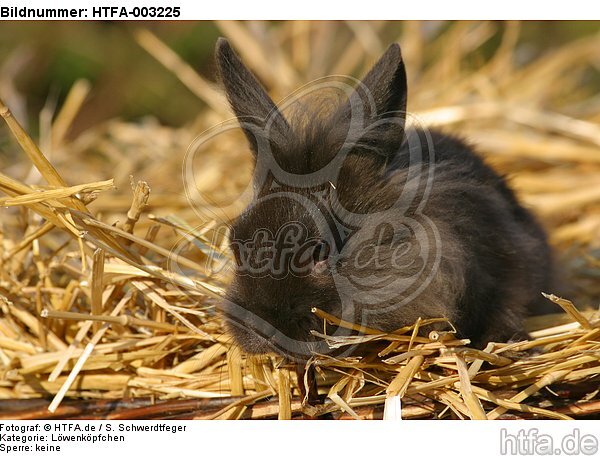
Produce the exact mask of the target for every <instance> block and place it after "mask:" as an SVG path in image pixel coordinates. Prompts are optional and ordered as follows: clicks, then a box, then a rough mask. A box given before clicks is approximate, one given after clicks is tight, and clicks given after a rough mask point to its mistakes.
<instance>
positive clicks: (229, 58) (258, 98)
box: [216, 38, 289, 154]
mask: <svg viewBox="0 0 600 456" xmlns="http://www.w3.org/2000/svg"><path fill="white" fill-rule="evenodd" d="M216 60H217V67H218V69H219V76H220V78H221V81H222V82H223V85H224V86H225V93H226V94H227V99H228V101H229V104H230V105H231V108H232V109H233V112H234V113H235V115H236V116H237V118H238V120H239V122H240V125H241V127H242V130H243V131H244V133H245V134H246V137H247V138H248V141H249V142H250V147H251V149H252V151H253V152H254V153H255V154H256V153H258V150H259V144H260V142H261V140H265V141H271V142H274V141H275V142H277V143H280V142H281V141H283V140H285V137H286V134H287V133H288V131H289V126H288V123H287V121H286V120H285V118H284V117H283V114H282V113H281V111H279V109H278V108H277V106H275V103H274V102H273V100H271V98H270V97H269V95H268V94H267V92H266V90H265V89H264V87H263V86H262V85H261V84H260V82H258V80H257V79H256V78H255V77H254V75H253V74H252V73H251V72H250V70H249V69H248V68H247V67H246V66H245V65H244V64H243V63H242V61H241V60H240V58H239V57H238V55H237V54H236V53H235V51H234V50H233V49H232V48H231V45H230V44H229V42H228V41H227V40H226V39H225V38H219V39H218V41H217V46H216Z"/></svg>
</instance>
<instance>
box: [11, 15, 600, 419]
mask: <svg viewBox="0 0 600 456" xmlns="http://www.w3.org/2000/svg"><path fill="white" fill-rule="evenodd" d="M218 26H219V27H220V28H221V30H222V33H223V34H224V35H226V36H227V37H228V38H229V39H230V41H231V42H232V43H233V44H234V46H235V47H236V48H237V49H238V50H239V52H240V54H241V55H242V56H243V58H244V59H245V61H246V62H247V63H248V64H249V65H250V66H251V67H252V68H253V70H254V71H256V73H257V74H258V75H259V76H260V77H261V78H262V79H263V81H264V82H265V84H266V85H267V86H268V87H269V89H270V90H271V91H272V93H273V94H274V97H275V99H279V98H280V97H281V96H284V95H286V94H287V93H289V92H291V91H292V90H293V89H294V88H296V87H298V86H299V85H301V83H302V82H304V81H307V80H310V79H312V78H315V77H318V76H322V75H325V74H359V73H361V71H362V70H363V69H364V68H366V67H367V66H368V65H369V64H370V63H372V61H373V60H374V59H375V58H376V57H377V55H379V54H380V52H381V51H382V50H383V49H384V47H385V45H386V44H387V42H389V41H391V40H397V41H399V42H400V43H401V44H402V46H403V54H404V58H405V60H406V64H407V68H408V70H409V75H410V79H411V80H410V81H409V87H410V102H409V109H410V110H411V111H412V112H415V113H416V114H417V115H419V116H420V117H421V118H423V119H424V120H425V121H426V122H428V123H430V124H435V125H438V126H442V127H444V128H445V129H447V130H449V131H454V130H456V131H460V132H461V133H462V134H463V135H464V136H466V137H468V138H470V139H471V140H472V141H473V142H474V143H475V144H477V145H478V147H479V150H480V151H481V152H482V154H484V155H485V157H486V158H487V159H488V161H489V162H490V163H491V164H493V165H494V166H495V167H496V168H497V169H499V170H500V171H502V172H504V173H507V174H509V175H510V176H511V180H512V183H513V186H514V187H515V188H516V189H517V191H518V192H519V194H520V196H521V197H522V198H523V200H524V201H525V202H526V203H527V204H528V205H530V206H531V207H532V208H533V209H534V211H535V212H536V213H537V214H538V215H539V216H540V218H541V219H542V221H543V223H544V224H545V226H546V227H547V228H548V230H549V233H550V236H551V241H552V243H553V245H554V246H555V247H556V251H557V256H558V258H559V262H560V263H561V265H563V269H564V277H565V279H566V280H565V282H566V283H567V285H568V288H569V296H570V297H571V298H572V300H573V301H574V302H575V303H576V304H577V305H578V308H586V307H587V308H590V307H591V308H592V310H583V311H579V310H577V309H576V308H575V306H574V305H573V304H571V302H570V301H567V300H564V299H561V298H556V297H554V296H549V299H551V300H553V301H555V302H556V304H557V306H556V310H557V312H562V313H560V314H557V315H553V316H551V317H545V318H537V319H532V320H531V321H529V322H528V327H529V329H531V330H532V332H531V340H529V341H525V342H518V343H512V344H505V343H493V344H490V345H489V346H488V347H487V348H486V349H485V350H483V351H479V350H475V349H472V348H469V347H468V346H467V342H468V341H463V340H456V339H455V338H454V337H453V335H452V333H451V332H447V333H443V332H431V333H430V335H429V337H428V338H424V337H420V336H417V329H418V328H419V327H426V325H428V324H429V323H430V322H428V321H418V322H416V323H415V326H412V327H409V328H402V329H400V330H398V331H396V332H395V333H393V334H381V333H379V332H377V331H366V332H363V333H362V334H361V335H359V336H356V337H354V338H347V339H341V340H340V339H330V340H329V341H330V343H331V344H334V345H335V344H337V345H344V344H361V345H362V344H368V345H370V346H371V349H370V350H367V352H369V353H371V355H369V356H362V357H361V356H356V357H354V358H342V359H333V358H328V357H324V356H315V357H314V359H313V360H312V361H311V365H312V368H311V369H314V372H316V378H317V380H318V385H319V393H321V394H322V395H324V396H325V401H324V403H323V404H316V405H315V404H312V405H308V404H304V405H303V397H302V395H301V394H300V388H299V387H298V383H297V378H296V375H294V368H293V367H292V366H287V365H285V364H283V362H282V360H280V359H278V358H277V357H271V356H260V357H258V356H255V357H247V356H245V355H244V354H242V353H240V351H239V350H238V349H236V348H235V347H232V346H231V344H230V339H229V337H228V336H227V335H226V334H224V333H223V330H222V326H221V322H220V319H219V316H218V314H217V313H216V311H215V306H214V304H215V302H216V300H217V299H218V298H219V296H220V295H221V293H222V290H223V287H224V286H225V283H226V280H227V278H226V277H225V276H224V274H218V273H217V274H215V273H214V272H213V269H212V266H213V264H212V263H213V262H217V261H222V259H223V258H224V256H226V255H227V251H226V249H225V248H224V243H223V239H224V237H223V235H222V230H219V228H220V227H222V226H223V224H224V222H225V221H226V220H227V218H228V217H232V216H234V215H235V211H236V210H239V207H237V206H235V205H234V206H231V208H230V209H229V212H227V211H223V213H218V214H217V213H215V212H214V211H212V212H211V211H208V210H207V211H204V212H203V211H202V207H198V205H196V207H195V208H192V207H191V205H190V203H189V202H188V201H187V200H186V198H185V191H184V188H183V184H182V182H181V179H180V178H179V177H180V176H181V163H182V160H183V156H184V154H185V151H186V149H187V147H188V145H189V144H190V143H191V142H192V141H193V139H194V137H195V136H196V135H197V134H198V133H200V132H202V131H203V130H205V129H207V128H209V127H211V126H212V125H215V124H216V123H218V122H219V121H221V120H223V119H226V118H229V117H230V116H231V115H230V114H229V113H228V112H227V108H226V105H225V103H224V101H223V97H222V95H221V93H220V92H219V91H218V90H217V89H215V86H214V85H213V84H212V83H210V82H207V81H206V80H204V79H203V78H201V77H200V76H199V75H198V74H196V73H195V72H194V71H193V70H192V69H191V68H190V67H189V66H188V65H187V64H186V63H185V62H182V61H181V60H180V59H179V58H178V57H177V56H176V55H175V54H174V53H173V52H172V51H171V50H170V49H169V48H168V47H167V46H165V45H164V44H163V43H162V42H161V41H160V40H158V38H156V37H155V36H154V35H152V34H151V33H150V32H148V31H139V33H137V34H136V35H135V39H136V40H137V41H138V43H139V44H140V45H141V46H142V47H143V48H144V49H145V50H146V51H148V52H149V53H150V54H151V55H153V56H154V57H155V58H156V59H157V61H158V62H160V63H162V64H163V65H164V66H165V67H166V69H167V70H169V71H172V72H173V74H174V76H176V77H178V78H179V79H180V80H181V82H182V83H184V84H186V85H187V86H188V88H189V89H190V90H191V91H192V92H193V93H194V94H195V95H197V96H198V97H200V98H201V99H202V100H203V101H205V102H206V105H207V107H206V109H205V111H204V112H202V113H201V114H200V115H199V116H198V118H197V119H195V120H194V121H193V122H191V123H190V124H189V125H186V126H184V127H182V128H179V129H172V128H166V127H162V126H160V125H158V124H157V123H156V122H155V121H153V120H152V119H146V120H144V121H142V122H139V123H124V122H121V121H118V120H114V121H110V122H107V123H105V124H102V125H99V126H97V127H96V128H94V129H92V130H89V131H87V132H85V133H83V134H81V135H80V136H79V137H77V138H74V139H71V140H67V139H66V138H68V135H67V133H68V130H69V126H70V124H71V122H72V120H73V119H74V118H75V116H76V115H77V112H78V109H79V107H80V106H81V104H82V102H83V100H84V99H85V97H86V95H87V93H88V91H89V89H90V88H89V86H88V84H87V83H85V82H83V81H81V82H79V83H77V84H75V86H74V87H73V89H72V91H71V92H70V94H69V96H68V98H67V100H66V102H65V104H64V105H63V106H62V108H61V109H60V110H59V111H58V112H56V113H48V112H46V113H42V114H44V115H43V116H41V119H42V122H41V125H42V126H44V127H45V128H43V129H42V131H41V133H40V135H39V136H40V137H39V141H38V143H39V144H40V148H38V146H37V145H36V144H35V143H34V142H33V141H32V140H31V139H30V137H29V136H28V134H27V133H26V132H25V131H24V130H23V129H22V128H21V127H20V125H19V124H18V122H17V121H16V120H15V119H14V117H12V116H11V113H10V112H9V111H8V109H7V108H6V107H5V106H4V105H3V104H2V105H0V112H1V114H2V117H3V118H4V120H5V121H6V125H4V126H3V128H6V127H8V128H9V129H10V131H11V132H12V135H13V136H14V138H15V140H16V141H15V142H14V145H15V147H16V145H17V144H18V146H19V147H20V149H21V151H20V157H21V158H20V159H18V160H17V161H16V162H15V163H9V164H8V165H6V164H3V167H2V168H3V169H2V173H1V174H0V190H1V191H2V193H4V195H2V196H1V197H0V206H3V207H4V208H3V209H2V210H1V211H2V212H0V214H1V216H0V217H1V218H0V246H1V247H0V249H1V250H0V262H1V263H0V372H1V377H0V398H1V399H2V402H0V410H1V413H0V418H10V417H12V418H43V417H51V416H53V417H65V418H68V417H79V418H81V417H87V418H93V417H105V418H166V417H174V418H192V417H195V418H269V417H280V418H290V417H300V416H321V417H325V416H327V417H331V416H333V417H335V418H348V417H354V418H356V417H363V418H375V417H381V415H382V412H383V404H384V402H385V400H386V397H389V398H390V401H391V402H392V403H394V401H397V400H399V399H398V398H402V404H403V409H402V416H403V417H404V418H420V417H437V418H457V417H458V418H461V419H462V418H490V419H491V418H530V417H544V418H569V417H577V416H583V415H598V414H600V398H597V397H596V396H597V393H598V391H599V389H598V388H599V384H600V376H599V374H600V359H599V358H600V350H598V348H599V344H600V325H599V324H598V315H597V314H595V313H594V311H593V308H594V307H595V308H597V306H598V302H599V299H598V298H599V295H600V280H599V277H600V250H599V247H600V204H599V203H600V98H599V96H598V94H597V93H594V92H593V84H591V82H590V81H593V80H592V79H590V78H589V74H590V72H593V71H596V72H597V71H598V68H599V67H600V36H598V35H595V36H589V37H587V38H584V39H581V40H578V41H573V42H570V43H567V44H565V45H563V46H561V47H558V48H555V49H552V50H549V51H547V52H545V53H543V54H542V55H540V56H537V57H535V58H531V57H527V48H526V46H524V45H522V44H520V42H519V34H520V28H521V27H522V26H521V25H520V24H517V23H509V24H497V23H487V22H484V23H457V24H452V25H451V26H449V27H446V26H443V27H442V26H440V25H439V24H437V23H429V24H420V23H406V24H404V25H403V26H402V27H400V26H399V24H395V23H384V22H381V23H379V22H373V23H349V24H345V23H328V22H320V23H305V22H293V23H277V24H265V23H247V24H246V23H245V24H240V23H232V22H223V23H218ZM440 27H441V28H440ZM548 27H551V25H548ZM400 29H402V33H400ZM498 29H500V31H499V30H498ZM498 31H499V32H500V34H499V36H500V37H501V40H500V43H499V44H498V45H497V46H495V47H494V49H495V51H494V53H493V55H491V56H490V57H489V58H482V57H481V55H482V54H481V53H479V50H480V48H481V47H483V46H486V43H488V41H489V40H491V39H492V37H494V36H498V34H497V32H498ZM334 38H335V39H334ZM523 55H525V58H524V57H523ZM238 141H239V142H238ZM242 144H243V142H241V140H240V138H238V137H226V138H225V137H224V138H223V139H222V140H220V141H216V142H214V143H213V144H211V145H210V147H208V148H206V150H204V151H203V152H202V154H201V156H200V158H201V160H200V162H199V163H196V164H195V165H194V166H195V168H194V170H195V174H196V183H197V184H198V185H199V186H200V187H201V188H200V190H201V191H202V192H203V193H204V194H207V195H209V196H210V197H211V198H212V200H213V201H216V202H218V203H222V204H225V203H230V202H232V201H235V200H236V195H237V194H238V193H239V192H240V189H242V188H243V187H244V185H245V184H246V183H247V182H248V180H249V178H250V174H251V163H250V154H249V153H248V152H247V151H246V150H245V147H244V146H243V145H242ZM46 157H51V161H52V165H51V164H50V162H49V161H48V160H47V159H46ZM130 175H133V176H134V178H135V179H136V180H139V181H138V182H137V184H135V185H133V186H132V188H133V193H132V190H131V188H130V186H129V176H130ZM145 182H147V184H146V183H145ZM115 185H116V187H117V189H115ZM150 187H151V189H152V191H151V192H150ZM182 241H183V242H182ZM174 266H176V267H174ZM547 291H548V292H549V293H553V292H556V293H557V294H558V293H559V291H556V290H547ZM561 308H562V309H561ZM316 311H317V312H319V311H318V310H316ZM319 315H320V316H321V317H323V319H324V321H326V322H327V324H330V325H336V324H342V325H347V323H345V322H339V321H336V320H335V318H334V317H332V316H329V315H326V314H323V313H322V312H321V313H319ZM306 380H307V382H310V379H309V378H308V377H307V379H306ZM82 399H83V400H82ZM50 401H52V403H51V405H50V409H51V410H52V411H54V414H52V413H50V412H49V411H48V405H49V403H50Z"/></svg>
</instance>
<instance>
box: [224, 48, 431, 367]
mask: <svg viewBox="0 0 600 456" xmlns="http://www.w3.org/2000/svg"><path fill="white" fill-rule="evenodd" d="M216 58H217V66H218V69H219V74H220V78H221V81H222V83H223V85H224V87H225V92H226V95H227V98H228V100H229V103H230V105H231V108H232V109H233V111H234V113H235V114H236V116H237V118H238V120H239V123H240V126H241V128H242V130H243V131H244V133H245V135H246V137H247V139H248V142H249V145H250V149H251V150H252V152H253V154H254V156H255V163H256V164H255V172H254V181H253V185H254V200H253V201H252V203H251V204H250V205H249V206H248V207H247V208H246V209H245V210H244V211H243V213H242V214H241V215H240V216H239V217H238V218H237V219H236V220H235V221H234V223H233V226H232V230H231V238H230V244H231V249H232V251H233V253H234V256H235V260H236V262H235V274H234V278H233V280H232V283H231V285H230V287H229V289H228V291H227V299H226V300H225V302H224V305H223V310H224V314H225V317H226V321H227V322H228V326H229V329H230V331H231V332H232V334H233V336H234V338H235V339H236V341H237V342H238V343H239V344H240V345H241V346H242V347H243V348H244V349H245V350H246V351H248V352H253V353H261V352H271V351H278V352H282V353H285V354H288V355H290V354H291V355H294V356H308V355H310V352H311V351H314V350H318V351H322V350H323V348H324V346H323V342H322V339H319V338H318V337H315V336H314V335H313V334H312V333H311V331H317V332H319V333H323V320H322V319H320V318H318V317H317V316H316V315H315V314H314V313H313V312H311V309H313V308H319V309H321V310H323V311H325V312H327V313H330V314H332V315H334V316H336V317H338V318H342V319H344V320H347V321H351V322H354V323H356V324H357V325H358V326H360V325H361V324H362V323H368V322H365V321H364V320H363V316H364V314H365V308H364V306H365V305H366V304H365V302H368V301H369V300H368V299H366V300H364V299H361V300H360V302H357V300H356V299H354V298H356V297H357V296H352V295H353V294H355V292H356V289H357V288H356V287H360V285H361V283H362V284H363V285H364V284H365V283H367V282H368V283H369V284H372V285H374V288H376V289H382V288H384V287H385V285H386V282H387V281H389V280H390V279H391V280H395V279H396V278H397V277H398V272H397V271H396V272H394V273H390V268H392V267H394V266H393V265H391V263H392V262H396V263H398V262H400V263H403V264H402V265H400V267H401V269H402V270H403V271H404V273H405V275H410V274H412V273H413V272H414V271H415V270H416V269H417V268H422V265H420V264H419V251H418V248H417V249H416V250H415V247H414V245H413V244H414V243H413V244H411V242H406V240H407V239H409V238H411V236H412V237H415V236H417V231H418V227H413V226H411V225H410V224H403V225H402V227H400V226H399V223H400V219H401V216H400V214H399V213H397V212H394V215H396V216H397V217H393V219H390V212H389V210H390V208H391V207H392V206H394V204H395V203H396V202H397V201H398V197H399V192H400V191H401V189H402V188H403V186H402V185H398V184H399V182H398V180H403V179H404V183H406V182H407V181H408V180H409V178H410V176H408V175H407V174H406V173H404V174H400V175H394V176H393V177H390V176H388V173H387V172H386V169H387V168H388V166H389V163H390V161H392V160H396V159H397V157H398V155H399V151H400V150H401V149H402V148H405V147H406V143H407V141H406V135H405V131H404V122H405V110H406V74H405V69H404V64H403V62H402V58H401V54H400V48H399V46H398V45H396V44H393V45H391V46H390V47H389V48H388V49H387V51H386V52H385V53H384V55H383V56H382V57H381V58H380V60H379V61H378V62H377V63H376V64H375V65H374V67H373V68H372V69H371V70H370V72H369V73H368V74H367V75H366V77H365V78H364V79H363V80H362V81H361V82H360V83H358V84H357V85H356V87H355V88H353V89H352V90H351V91H350V92H349V93H348V94H346V95H345V96H344V98H343V99H342V101H341V102H340V103H338V104H337V105H335V106H334V107H332V108H331V109H326V110H322V109H321V110H320V112H315V113H312V114H309V115H306V111H303V114H302V115H301V116H294V115H292V116H288V118H286V117H285V116H284V114H283V113H282V112H281V111H280V109H279V108H278V107H277V106H276V105H275V103H274V102H273V101H272V100H271V98H270V97H269V95H268V94H267V92H266V91H265V89H264V88H263V87H262V85H261V84H260V83H259V82H258V81H257V79H256V78H255V77H254V76H253V75H252V73H251V72H250V71H249V69H248V68H246V67H245V66H244V64H243V63H242V61H241V60H240V58H239V57H238V56H237V55H236V54H235V52H234V51H233V50H232V48H231V47H230V45H229V43H228V42H227V41H226V40H224V39H220V40H219V42H218V44H217V49H216ZM323 111H327V114H323ZM308 112H310V111H308ZM286 114H287V112H286ZM298 117H301V118H302V121H297V119H298ZM294 119H296V120H294ZM390 184H392V185H390ZM400 184H402V182H400ZM399 229H400V230H404V231H405V232H404V234H402V235H400V236H399V234H398V230H399ZM399 251H400V252H401V254H400V255H399V254H398V252H399ZM373 257H377V258H373ZM375 259H376V260H377V261H374V260H375ZM396 266H398V264H396ZM394 269H397V267H396V268H394ZM400 275H402V274H400ZM365 280H366V282H365ZM367 291H368V290H367ZM367 295H369V293H368V292H367ZM378 326H382V325H381V324H379V325H378ZM319 341H321V342H319Z"/></svg>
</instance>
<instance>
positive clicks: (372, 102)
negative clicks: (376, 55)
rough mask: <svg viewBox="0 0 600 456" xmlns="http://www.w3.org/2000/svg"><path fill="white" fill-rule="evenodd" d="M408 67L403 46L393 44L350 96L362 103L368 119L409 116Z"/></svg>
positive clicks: (352, 100)
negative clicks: (407, 114)
mask: <svg viewBox="0 0 600 456" xmlns="http://www.w3.org/2000/svg"><path fill="white" fill-rule="evenodd" d="M406 92H407V89H406V70H405V68H404V62H403V61H402V54H401V52H400V46H399V45H398V44H397V43H394V44H392V45H390V47H388V48H387V50H386V51H385V53H384V54H383V55H382V56H381V58H380V59H379V60H378V61H377V63H376V64H375V65H374V66H373V68H371V70H370V71H369V72H368V73H367V75H366V76H365V77H364V78H363V80H362V81H361V83H360V84H359V85H358V86H357V87H356V89H355V91H354V93H353V94H352V95H351V96H350V99H349V102H350V103H351V104H352V103H354V102H358V103H361V106H362V107H363V109H364V110H365V114H366V116H367V118H368V119H370V120H375V119H381V118H389V117H394V118H400V119H401V120H402V121H404V120H405V119H406Z"/></svg>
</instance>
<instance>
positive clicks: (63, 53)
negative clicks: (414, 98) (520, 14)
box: [0, 21, 600, 136]
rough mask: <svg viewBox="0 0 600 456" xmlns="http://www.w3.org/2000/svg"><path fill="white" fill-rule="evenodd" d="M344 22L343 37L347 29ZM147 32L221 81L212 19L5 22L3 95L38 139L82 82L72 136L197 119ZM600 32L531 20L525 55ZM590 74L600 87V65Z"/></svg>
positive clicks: (435, 27)
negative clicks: (144, 44) (124, 123)
mask: <svg viewBox="0 0 600 456" xmlns="http://www.w3.org/2000/svg"><path fill="white" fill-rule="evenodd" d="M271 25H273V26H276V25H277V24H271ZM343 25H344V24H342V23H340V34H342V36H343V33H344V32H347V30H344V29H346V28H347V27H344V26H343ZM430 25H431V27H430V28H431V29H432V33H441V32H442V31H443V30H444V29H445V28H447V27H448V26H450V25H451V23H444V22H431V24H430ZM402 26H403V24H402V22H398V23H397V32H398V33H396V31H394V36H390V37H389V39H390V40H393V39H396V38H397V36H398V35H399V32H400V31H401V28H402ZM140 27H143V28H147V29H149V30H151V31H152V32H153V33H155V34H156V35H157V36H158V37H159V38H160V39H161V40H162V41H164V42H165V43H166V44H167V45H168V46H169V47H171V49H173V50H174V51H175V52H176V53H177V54H179V55H180V56H181V57H182V58H183V59H184V60H185V61H186V62H188V63H189V64H190V65H191V66H192V67H193V68H194V69H195V70H196V71H198V72H199V73H200V74H202V75H204V76H205V77H206V78H207V79H209V80H214V66H213V60H212V53H213V47H214V43H215V40H216V38H217V37H218V36H219V35H220V32H219V29H218V26H217V25H216V24H214V23H211V22H204V21H201V22H161V23H157V22H121V23H113V22H52V23H50V22H30V23H27V22H5V23H2V24H0V95H1V96H3V97H5V94H6V93H7V91H10V92H11V93H12V94H13V96H15V95H16V96H19V97H21V100H22V102H21V103H20V104H21V106H11V109H12V110H13V112H14V114H15V115H16V116H17V117H18V118H19V120H20V121H22V122H23V123H25V124H26V125H27V127H28V130H29V131H30V132H31V133H32V134H33V135H34V136H35V134H36V133H35V132H37V131H38V129H37V124H38V122H39V119H38V117H39V112H40V110H41V109H42V108H43V107H44V105H50V106H52V105H56V106H60V105H61V103H62V101H63V100H64V97H65V96H66V94H67V93H68V91H69V89H70V87H71V86H72V84H73V83H74V81H76V80H77V79H79V78H86V79H88V80H89V81H90V82H91V84H92V92H91V94H90V96H89V97H88V99H87V101H86V103H85V105H84V106H83V109H82V111H81V112H80V114H79V115H78V116H77V119H76V120H75V123H74V125H73V128H72V129H71V131H70V134H71V135H77V134H78V133H79V132H81V131H82V130H85V129H86V128H88V127H90V126H92V125H95V124H97V123H98V122H101V121H103V120H106V119H109V118H114V117H119V118H121V119H126V120H136V119H139V118H141V117H143V116H146V115H151V116H153V117H156V118H157V119H158V120H159V121H160V122H161V123H163V124H166V125H172V126H179V125H182V124H184V123H186V122H189V121H190V120H192V119H193V118H194V117H195V116H196V115H197V113H198V112H199V111H200V110H201V108H202V101H201V100H199V99H198V97H196V96H194V95H193V94H192V93H191V92H190V91H189V90H188V89H187V88H186V87H184V85H183V84H182V83H181V82H180V81H178V80H177V79H176V77H175V76H174V75H173V74H172V73H170V72H169V71H167V70H166V69H165V68H164V67H162V66H161V64H160V63H158V62H157V61H156V60H155V59H154V58H153V57H151V56H150V55H149V54H148V53H147V52H146V51H145V50H144V49H142V48H141V47H140V46H139V45H138V44H137V43H136V41H135V39H134V37H133V33H132V32H133V31H134V30H136V29H137V28H140ZM599 30H600V24H599V23H598V22H561V21H556V22H528V23H526V24H525V25H524V26H523V27H522V30H521V35H520V38H519V40H520V41H521V43H522V46H521V54H522V55H521V57H522V59H523V61H526V60H530V59H531V58H534V57H536V56H538V55H540V54H543V53H544V52H547V51H548V50H550V49H552V48H553V47H556V46H558V45H560V44H564V43H565V42H568V41H571V40H575V39H578V38H580V37H583V36H586V35H590V34H593V33H597V32H598V31H599ZM336 38H337V37H336ZM500 38H501V37H500V33H498V36H494V37H493V38H492V39H490V40H489V41H488V43H487V44H486V47H484V48H483V49H482V52H484V53H485V52H486V49H487V50H489V52H490V54H491V53H493V51H494V49H495V48H496V47H497V46H498V44H499V41H500ZM467 64H468V62H467ZM589 77H590V78H593V79H594V82H593V84H595V85H596V86H597V87H599V88H600V68H596V73H595V74H590V76H589ZM5 98H6V97H5ZM7 101H8V100H7Z"/></svg>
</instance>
